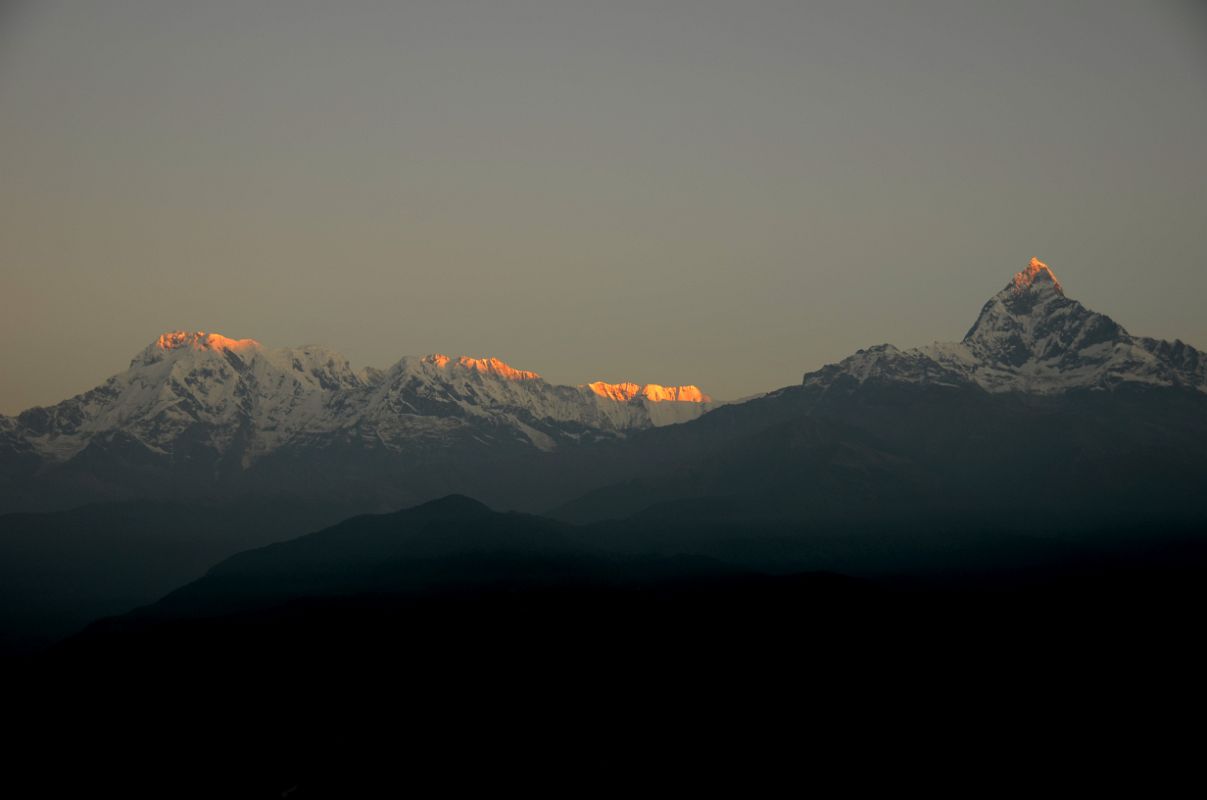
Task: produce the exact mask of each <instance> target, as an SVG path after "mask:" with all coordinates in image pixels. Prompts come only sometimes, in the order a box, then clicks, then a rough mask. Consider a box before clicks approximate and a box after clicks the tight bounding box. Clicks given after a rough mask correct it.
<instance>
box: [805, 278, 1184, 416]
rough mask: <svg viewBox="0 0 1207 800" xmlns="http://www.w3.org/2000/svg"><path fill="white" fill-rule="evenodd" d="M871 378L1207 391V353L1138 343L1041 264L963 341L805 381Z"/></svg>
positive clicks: (849, 365)
mask: <svg viewBox="0 0 1207 800" xmlns="http://www.w3.org/2000/svg"><path fill="white" fill-rule="evenodd" d="M867 381H877V382H904V383H915V384H922V383H928V384H940V385H968V384H971V385H975V386H979V387H980V388H982V389H985V390H986V391H990V392H1022V393H1029V394H1055V393H1061V392H1067V391H1070V390H1074V389H1095V390H1110V389H1114V388H1116V387H1119V386H1122V385H1135V384H1142V385H1149V386H1174V387H1183V388H1192V389H1197V390H1198V391H1202V392H1207V355H1205V354H1204V353H1202V352H1200V351H1199V350H1196V349H1194V348H1193V347H1191V346H1189V345H1187V344H1185V343H1183V342H1181V341H1173V342H1168V341H1163V340H1158V339H1151V338H1148V337H1138V336H1133V335H1131V334H1130V333H1128V332H1127V331H1126V330H1124V328H1123V326H1122V325H1120V324H1119V323H1117V322H1115V321H1114V320H1113V319H1111V318H1110V317H1108V316H1106V315H1105V314H1099V313H1098V312H1096V311H1092V310H1090V309H1088V308H1086V307H1085V306H1083V305H1082V304H1081V303H1079V302H1077V301H1076V300H1073V299H1070V298H1069V297H1067V296H1066V295H1065V292H1064V287H1063V286H1062V285H1061V283H1060V281H1059V280H1057V278H1056V275H1055V273H1053V272H1052V269H1051V268H1050V267H1049V266H1048V265H1047V264H1045V263H1043V262H1042V261H1040V260H1039V259H1037V258H1032V259H1031V262H1030V264H1028V266H1027V267H1026V268H1025V269H1023V270H1022V271H1020V272H1018V273H1015V275H1014V278H1013V279H1012V280H1011V281H1010V283H1008V284H1007V285H1006V286H1005V288H1003V289H1002V290H1001V291H1000V292H998V293H997V294H995V295H994V296H993V297H991V298H990V299H989V301H988V302H987V303H986V304H985V305H984V307H983V308H982V309H981V313H980V315H979V316H978V317H977V319H976V322H975V323H973V325H972V327H971V328H970V329H969V331H968V333H967V334H966V335H965V336H964V339H963V340H962V341H960V342H936V343H935V344H931V345H927V346H925V347H916V348H912V349H909V350H900V349H898V348H896V347H894V346H893V345H890V344H883V345H878V346H876V347H871V348H868V349H866V350H860V351H859V352H857V353H855V354H854V355H852V356H849V357H848V358H846V359H844V360H843V361H841V362H839V363H838V364H831V365H829V366H827V367H823V368H822V369H820V370H818V371H816V372H811V373H808V374H806V375H805V377H804V384H805V385H806V386H816V387H823V388H828V387H830V386H831V385H834V384H836V383H839V384H843V385H851V384H852V382H853V383H854V384H856V385H858V384H863V383H864V382H867Z"/></svg>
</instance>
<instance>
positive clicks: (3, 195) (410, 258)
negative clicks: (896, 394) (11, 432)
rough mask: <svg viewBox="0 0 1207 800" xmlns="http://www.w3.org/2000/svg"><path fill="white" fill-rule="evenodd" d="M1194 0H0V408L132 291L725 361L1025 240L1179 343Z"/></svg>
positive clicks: (458, 335)
mask: <svg viewBox="0 0 1207 800" xmlns="http://www.w3.org/2000/svg"><path fill="white" fill-rule="evenodd" d="M1205 187H1207V13H1204V11H1203V4H1202V3H1198V2H1193V1H1187V2H1172V1H1171V2H1162V0H1131V1H1129V2H1123V1H1122V0H1119V1H1114V2H1112V1H1110V0H1086V2H1062V1H1061V0H1036V1H1033V0H1011V2H1000V1H997V0H995V1H994V2H972V1H971V0H951V1H950V2H947V1H938V0H936V1H935V2H910V3H906V2H888V1H884V2H857V1H855V0H837V1H835V2H808V1H807V0H797V2H758V1H757V0H741V1H740V2H739V1H738V0H732V1H731V2H702V1H701V0H692V1H691V2H686V1H685V2H655V1H652V0H645V1H644V2H620V1H619V0H606V1H605V0H600V1H599V2H573V1H572V0H543V1H541V2H537V1H535V0H534V1H533V2H508V1H507V0H484V1H483V2H458V0H438V2H402V1H401V0H400V1H399V2H353V1H352V0H341V1H340V2H334V0H332V1H331V2H324V3H313V2H297V1H296V0H293V1H291V2H248V1H245V0H237V1H236V0H228V1H226V2H221V1H219V0H206V1H205V2H165V0H147V1H146V2H134V1H132V0H106V2H55V1H54V0H39V2H36V3H34V2H30V3H15V4H14V3H2V2H0V335H3V339H4V347H3V348H0V411H3V412H5V413H13V412H16V411H18V410H20V409H23V408H25V407H28V406H30V405H34V404H48V403H52V402H57V401H58V400H60V399H63V398H65V397H67V396H69V395H71V394H74V393H76V392H79V391H82V390H85V389H88V388H90V387H92V386H94V385H96V384H97V383H99V382H101V381H102V380H103V379H104V378H106V377H107V376H109V375H110V374H113V373H115V372H118V371H120V370H122V369H124V368H125V367H126V366H127V364H128V361H129V359H130V358H131V357H132V356H133V355H134V354H135V353H136V352H137V351H138V350H139V349H141V348H142V347H143V346H145V345H146V344H147V343H149V342H150V341H151V340H152V339H154V338H155V337H156V336H157V335H158V334H159V333H160V332H162V331H164V330H170V329H176V328H185V329H203V330H212V331H218V332H221V333H223V334H226V335H228V336H233V337H253V338H256V339H259V340H261V341H262V342H264V343H265V344H267V345H286V344H304V343H321V344H327V345H330V346H332V347H335V348H337V349H339V350H340V351H342V352H344V353H345V354H346V355H347V356H348V357H349V358H351V359H352V361H353V363H354V364H356V365H358V366H359V365H364V364H373V365H376V366H387V365H389V364H391V363H393V361H395V360H396V359H397V358H398V357H400V356H402V355H405V354H422V353H428V352H445V353H452V354H466V355H474V356H480V355H494V356H498V357H500V358H503V359H505V360H507V361H508V362H510V363H511V364H513V365H514V366H516V367H519V368H523V369H531V370H536V371H538V372H540V373H542V374H543V375H544V376H545V377H547V378H548V379H550V380H553V381H556V382H564V383H581V382H584V381H587V380H592V379H608V380H618V379H630V380H635V381H643V382H644V381H656V382H661V383H688V382H690V383H698V384H699V385H701V386H702V387H704V388H705V389H706V390H707V391H710V392H712V393H713V394H714V395H716V396H720V397H735V396H740V395H744V394H749V393H752V392H756V391H761V390H765V389H770V388H774V387H777V386H782V385H785V384H789V383H795V382H797V381H799V380H800V376H801V373H802V372H804V371H805V370H806V369H813V368H816V367H818V366H820V365H822V364H823V363H825V362H827V361H831V360H835V359H838V358H840V357H842V356H844V355H846V354H847V353H849V352H850V351H852V350H854V349H856V348H858V347H863V346H867V345H870V344H876V343H879V342H882V341H891V342H893V343H895V344H899V345H903V346H905V345H914V344H922V343H925V342H929V341H932V340H935V339H956V338H959V337H960V336H962V335H963V333H964V331H965V330H966V329H967V327H968V326H969V325H970V324H971V322H972V320H973V318H974V317H975V316H976V314H977V312H978V311H979V309H980V305H981V303H982V302H983V301H984V300H985V299H986V298H987V297H988V296H989V295H990V294H992V293H993V292H995V291H997V290H998V289H1000V288H1001V287H1002V286H1004V285H1005V283H1006V282H1007V281H1008V280H1009V278H1010V276H1011V273H1012V272H1014V271H1015V270H1017V269H1020V268H1021V267H1022V266H1023V265H1024V264H1025V263H1026V261H1027V259H1029V258H1030V257H1031V256H1033V255H1034V256H1039V257H1040V258H1042V259H1044V260H1045V261H1047V262H1048V263H1049V264H1051V265H1052V267H1053V269H1054V270H1055V272H1056V274H1057V275H1059V276H1060V278H1061V280H1062V281H1063V282H1064V284H1065V287H1066V289H1067V291H1068V294H1069V295H1070V296H1073V297H1076V298H1078V299H1080V300H1082V301H1083V302H1085V303H1086V304H1087V305H1090V306H1091V307H1093V308H1096V309H1097V310H1100V311H1104V312H1106V313H1109V314H1111V315H1112V316H1114V317H1115V318H1116V319H1117V320H1118V321H1119V322H1121V323H1122V324H1123V325H1125V326H1127V327H1128V328H1129V329H1131V330H1132V331H1133V332H1137V333H1144V334H1150V335H1158V336H1164V337H1169V338H1173V337H1179V338H1182V339H1183V340H1185V341H1188V342H1190V343H1192V344H1195V345H1197V346H1199V347H1207V188H1205Z"/></svg>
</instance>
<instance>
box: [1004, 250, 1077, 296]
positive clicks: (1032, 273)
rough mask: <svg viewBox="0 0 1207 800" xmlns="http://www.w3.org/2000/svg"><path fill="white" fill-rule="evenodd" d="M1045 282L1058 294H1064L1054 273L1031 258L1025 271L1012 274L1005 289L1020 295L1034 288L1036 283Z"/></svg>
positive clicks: (1042, 263) (1043, 264) (1036, 259)
mask: <svg viewBox="0 0 1207 800" xmlns="http://www.w3.org/2000/svg"><path fill="white" fill-rule="evenodd" d="M1045 281H1050V282H1051V283H1052V288H1053V289H1055V290H1056V291H1057V293H1058V294H1062V295H1063V294H1064V287H1063V286H1061V284H1060V281H1059V280H1058V279H1057V277H1056V273H1055V272H1053V271H1052V268H1051V267H1049V266H1048V265H1047V264H1045V263H1044V262H1042V261H1040V260H1039V259H1038V258H1034V257H1032V258H1031V262H1030V263H1029V264H1028V265H1027V267H1026V269H1024V270H1022V271H1021V272H1016V273H1014V279H1013V280H1011V281H1010V285H1009V286H1008V287H1007V288H1008V289H1010V290H1011V291H1012V292H1013V293H1014V294H1015V295H1020V294H1022V293H1024V292H1026V291H1027V290H1028V289H1030V288H1031V287H1032V286H1034V285H1035V284H1036V282H1040V283H1042V282H1045Z"/></svg>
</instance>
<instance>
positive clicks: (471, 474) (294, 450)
mask: <svg viewBox="0 0 1207 800" xmlns="http://www.w3.org/2000/svg"><path fill="white" fill-rule="evenodd" d="M911 388H912V389H914V390H922V389H930V390H939V391H941V390H944V389H957V388H960V389H965V390H967V391H968V392H969V393H970V394H969V396H970V397H973V398H976V399H975V400H973V401H972V402H981V403H986V402H991V398H992V397H996V398H999V399H1002V400H1004V399H1007V398H1014V400H1015V402H1016V405H1017V404H1018V403H1022V404H1024V405H1026V404H1030V405H1032V406H1034V405H1035V404H1036V403H1042V402H1043V401H1044V400H1045V399H1046V400H1047V401H1049V402H1051V403H1059V402H1060V401H1061V398H1068V397H1071V396H1078V397H1080V396H1081V395H1082V394H1083V393H1106V394H1108V395H1109V394H1111V393H1115V392H1124V393H1127V392H1132V393H1134V392H1136V391H1141V390H1151V391H1156V390H1168V391H1169V392H1172V393H1174V394H1179V393H1181V394H1184V393H1189V394H1190V396H1191V397H1192V398H1194V399H1189V400H1187V402H1190V403H1192V404H1193V403H1195V402H1196V401H1197V399H1198V398H1201V397H1202V396H1203V395H1204V394H1205V393H1207V355H1204V353H1203V352H1201V351H1199V350H1197V349H1195V348H1193V347H1191V346H1190V345H1187V344H1185V343H1183V342H1181V341H1173V342H1168V341H1162V340H1157V339H1151V338H1146V337H1137V336H1133V335H1131V334H1129V333H1128V332H1127V331H1126V330H1124V329H1123V327H1122V326H1120V325H1119V324H1118V323H1116V322H1114V321H1113V320H1112V319H1110V318H1109V317H1107V316H1105V315H1103V314H1099V313H1097V312H1094V311H1091V310H1089V309H1087V308H1085V307H1084V306H1082V305H1081V304H1080V303H1079V302H1077V301H1076V300H1073V299H1071V298H1069V297H1067V296H1066V295H1065V292H1064V288H1063V286H1062V285H1061V284H1060V282H1059V281H1058V280H1057V279H1056V276H1055V275H1054V274H1053V272H1052V270H1051V269H1050V268H1049V267H1048V266H1047V265H1046V264H1044V263H1042V262H1040V261H1039V260H1038V259H1032V260H1031V262H1030V264H1029V265H1028V266H1027V267H1026V268H1025V269H1024V270H1022V271H1020V272H1019V273H1017V274H1016V275H1015V276H1014V277H1013V279H1012V280H1011V281H1010V282H1009V283H1008V284H1007V285H1006V287H1005V288H1003V289H1002V290H1001V291H1000V292H998V293H997V294H995V295H994V296H993V297H991V298H990V299H989V301H988V302H987V303H986V304H985V305H984V307H983V308H982V310H981V312H980V314H979V316H978V317H977V319H976V321H975V322H974V324H973V326H972V328H971V329H970V330H969V331H968V333H967V334H966V335H965V336H964V338H963V340H961V341H960V342H954V343H936V344H932V345H929V346H924V347H917V348H912V349H907V350H901V349H898V348H897V347H895V346H893V345H888V344H884V345H878V346H875V347H870V348H867V349H865V350H860V351H859V352H857V353H855V354H853V355H851V356H850V357H848V358H846V359H843V360H842V361H840V362H838V363H836V364H831V365H829V366H826V367H823V368H821V369H819V370H816V371H813V372H809V373H807V374H805V376H804V379H803V381H802V383H801V385H799V386H797V387H789V388H787V389H781V390H778V391H776V392H771V393H769V394H768V395H766V396H760V397H757V398H754V399H752V400H748V401H746V402H741V403H736V404H728V405H726V404H722V403H717V402H714V401H713V399H712V398H711V397H709V396H708V395H707V394H705V393H703V392H702V391H701V390H700V389H698V388H697V387H695V386H670V387H664V386H659V385H656V384H647V385H638V384H633V383H617V384H609V383H604V382H601V381H597V382H592V383H588V384H585V385H581V386H558V385H553V384H550V383H548V382H546V381H545V380H543V379H542V378H541V377H540V376H539V375H538V374H537V373H535V372H531V371H526V370H520V369H515V368H513V367H511V366H510V365H508V364H506V363H505V362H503V361H500V360H499V359H495V358H470V357H464V356H462V357H449V356H444V355H429V356H422V357H409V356H408V357H405V358H402V359H401V360H400V361H399V362H398V363H396V364H395V365H394V366H393V367H391V368H389V369H386V370H379V369H374V368H368V369H363V370H354V369H352V367H351V366H350V365H349V362H348V360H347V359H346V358H344V357H343V356H341V355H339V354H338V353H335V352H334V351H331V350H328V349H326V348H322V347H315V346H307V347H295V348H281V349H272V348H266V347H264V346H262V345H260V344H259V343H258V342H256V341H254V340H251V339H237V340H236V339H229V338H226V337H224V336H221V335H219V334H215V333H203V332H193V333H189V332H181V331H177V332H173V333H167V334H163V335H162V336H160V337H158V338H157V339H156V340H155V341H154V342H152V343H151V344H150V345H149V346H147V347H146V348H145V349H144V350H143V351H142V352H141V353H139V354H138V355H136V356H135V357H134V359H133V360H132V361H131V363H130V367H129V368H128V369H127V370H126V371H124V372H122V373H119V374H117V375H115V376H114V377H112V378H110V379H109V380H108V381H106V382H105V383H104V384H102V385H101V386H98V387H97V388H95V389H93V390H91V391H88V392H86V393H84V394H82V395H78V396H76V397H73V398H70V399H68V400H65V401H63V402H61V403H59V404H57V405H54V406H50V407H46V408H32V409H29V410H27V411H25V412H22V413H21V414H19V415H17V416H16V417H0V510H9V511H16V510H31V511H38V510H54V509H64V508H69V507H72V506H74V505H79V504H81V503H84V502H95V501H109V500H115V499H122V500H127V499H137V498H142V497H151V498H157V499H167V500H178V499H181V498H199V499H213V498H227V497H231V496H249V495H257V494H273V495H279V494H286V495H288V494H303V495H305V496H308V497H309V496H314V495H315V494H318V495H322V496H327V497H330V498H333V499H337V500H338V501H339V502H341V503H343V502H345V501H346V500H347V499H348V498H350V497H352V498H356V500H357V502H359V503H361V505H362V506H363V507H365V508H366V510H373V509H376V510H386V509H388V508H396V507H399V506H401V505H406V504H413V503H418V502H423V501H425V500H429V499H432V498H435V497H439V496H442V495H444V494H448V493H452V492H462V493H466V494H470V495H471V496H475V497H482V498H483V499H485V500H487V501H489V502H491V503H492V504H495V505H502V506H504V507H515V508H527V509H530V510H541V509H543V508H549V507H553V506H555V505H557V504H558V503H559V502H565V501H567V500H570V499H572V498H574V497H575V496H577V495H580V494H583V493H585V492H587V491H589V490H591V489H592V488H596V487H597V486H602V485H606V484H608V483H609V482H610V481H611V480H612V479H623V478H625V477H627V476H629V473H630V472H633V471H634V470H635V471H636V472H637V473H640V472H641V471H642V470H643V469H646V468H653V469H658V470H663V471H665V470H667V469H672V467H671V466H670V465H677V466H676V467H674V469H678V468H679V467H680V466H683V465H684V464H686V463H687V462H688V461H690V460H691V459H690V453H680V448H681V447H682V446H683V445H682V443H683V442H684V441H685V440H690V439H692V438H694V437H696V436H697V434H699V435H704V436H711V434H710V433H709V432H710V431H712V430H713V429H714V428H716V427H718V426H724V425H725V424H727V423H726V422H725V421H728V420H741V419H746V418H751V419H752V420H753V423H752V424H753V425H754V426H755V427H758V426H760V425H762V424H763V423H769V422H773V421H776V420H779V419H781V417H782V416H783V414H787V415H788V416H793V415H796V416H798V417H799V416H801V415H807V416H810V417H813V418H815V419H819V420H820V419H829V418H832V417H835V416H837V417H839V418H840V419H842V420H844V421H846V422H852V421H854V422H855V423H856V426H857V427H860V426H863V425H864V423H865V422H866V423H867V424H870V425H872V426H873V427H875V426H876V424H877V420H875V419H869V420H865V421H863V422H860V421H858V420H853V418H852V417H851V414H852V413H853V412H854V411H855V409H856V408H857V407H858V406H857V405H854V404H850V403H846V406H845V407H843V404H844V403H845V401H843V400H841V398H844V397H846V396H848V395H850V394H852V393H855V394H858V395H859V396H861V397H863V396H867V395H868V393H869V392H872V391H873V390H879V391H881V392H892V391H906V390H909V389H911ZM721 412H724V413H721ZM718 413H721V419H720V420H718V419H713V418H714V417H715V416H716V415H717V414H718ZM702 417H703V418H704V419H705V420H709V422H707V423H705V424H704V425H703V427H694V426H693V425H687V426H681V425H680V424H681V423H692V422H693V421H696V422H703V421H704V420H702V419H701V418H702ZM671 426H675V427H686V429H688V430H687V431H677V430H676V431H669V430H661V429H666V428H669V427H671ZM1157 427H1159V426H1157ZM1154 432H1155V431H1154ZM713 438H715V437H713ZM689 449H690V448H689ZM636 452H641V453H642V457H641V459H635V458H634V457H633V456H632V455H627V454H630V453H636ZM639 462H640V463H639ZM521 478H522V479H521ZM593 484H594V485H593Z"/></svg>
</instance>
